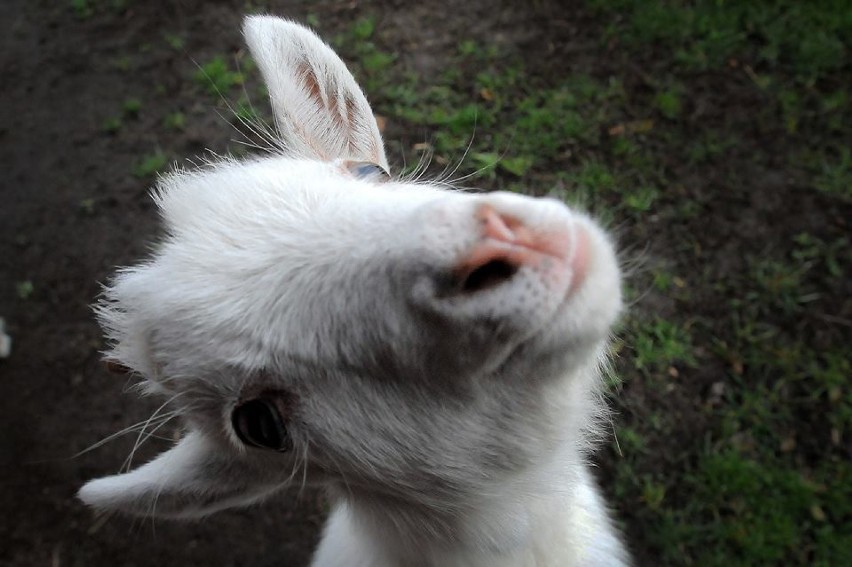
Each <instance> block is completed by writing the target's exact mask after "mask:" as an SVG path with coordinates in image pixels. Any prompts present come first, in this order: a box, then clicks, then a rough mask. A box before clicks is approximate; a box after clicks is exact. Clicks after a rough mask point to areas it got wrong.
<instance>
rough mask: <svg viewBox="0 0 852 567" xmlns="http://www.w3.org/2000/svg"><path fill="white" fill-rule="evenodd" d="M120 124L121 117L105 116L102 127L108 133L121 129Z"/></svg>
mask: <svg viewBox="0 0 852 567" xmlns="http://www.w3.org/2000/svg"><path fill="white" fill-rule="evenodd" d="M122 124H123V122H122V121H121V118H119V117H117V116H113V117H112V118H107V119H106V120H104V123H103V126H102V128H103V130H104V132H107V133H109V134H115V133H116V132H118V131H119V130H120V129H121V126H122Z"/></svg>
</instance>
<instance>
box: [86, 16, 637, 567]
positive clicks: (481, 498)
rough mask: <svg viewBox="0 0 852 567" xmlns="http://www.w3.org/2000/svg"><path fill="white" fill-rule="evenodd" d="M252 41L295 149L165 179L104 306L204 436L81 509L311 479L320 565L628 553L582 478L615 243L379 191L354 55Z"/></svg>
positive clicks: (277, 39) (225, 498)
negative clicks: (320, 523)
mask: <svg viewBox="0 0 852 567" xmlns="http://www.w3.org/2000/svg"><path fill="white" fill-rule="evenodd" d="M244 31H245V35H246V38H247V40H248V44H249V47H250V48H251V52H252V54H253V56H254V57H255V59H256V60H257V62H258V64H259V66H260V69H261V71H262V73H263V76H264V78H265V80H266V83H267V86H268V88H269V93H270V98H271V101H272V106H273V110H274V114H275V120H276V124H277V127H278V130H279V132H280V134H281V137H282V140H281V141H282V142H283V143H284V144H285V145H286V147H287V148H288V151H287V153H286V155H281V156H275V157H266V158H262V159H256V160H249V161H244V162H237V161H232V160H226V161H223V162H221V163H218V164H216V165H213V166H209V167H206V168H202V169H201V170H198V171H192V172H177V173H173V174H171V175H169V176H167V177H165V178H164V179H162V180H161V181H160V183H159V185H158V189H157V192H156V196H155V198H156V201H157V204H158V205H159V207H160V210H161V213H162V216H163V219H164V223H165V225H166V232H167V236H166V238H165V239H164V241H163V243H162V244H161V245H160V247H159V249H158V250H157V251H156V253H155V254H154V255H153V257H152V258H151V259H150V260H148V261H146V262H144V263H142V264H140V265H138V266H136V267H132V268H129V269H125V270H122V271H120V272H119V273H118V275H117V276H116V278H115V280H114V282H113V283H112V285H111V286H110V287H109V288H108V289H107V290H106V291H105V296H104V299H103V300H102V302H101V303H100V305H99V306H98V317H99V319H100V321H101V323H102V325H103V326H104V328H105V329H106V332H107V335H108V337H109V339H110V341H111V345H112V350H111V351H110V352H109V354H108V359H109V360H111V361H113V362H116V363H118V364H121V365H123V366H126V367H128V368H130V369H132V370H133V371H135V372H136V373H138V374H140V375H142V376H143V377H144V379H145V383H146V385H147V387H148V389H149V390H150V391H152V392H156V393H160V394H165V395H167V396H170V397H171V398H172V399H173V401H172V403H173V405H174V406H175V408H176V409H177V411H178V412H179V413H180V414H181V415H182V417H183V418H184V419H185V421H186V427H187V433H186V434H185V436H184V437H183V439H182V440H180V441H179V442H178V443H177V445H176V446H175V447H174V448H172V449H171V450H169V451H167V452H166V453H164V454H163V455H161V456H160V457H158V458H157V459H155V460H154V461H152V462H150V463H148V464H146V465H144V466H142V467H139V468H138V469H136V470H134V471H132V472H129V473H126V474H119V475H115V476H110V477H106V478H101V479H99V480H94V481H91V482H89V483H88V484H86V486H84V487H83V489H82V490H81V491H80V498H82V500H83V501H85V502H86V503H88V504H90V505H92V506H94V507H96V508H98V509H107V510H121V511H124V512H128V513H131V514H138V515H156V516H165V517H174V518H192V517H199V516H203V515H206V514H209V513H211V512H215V511H217V510H221V509H224V508H228V507H232V506H241V505H246V504H250V503H252V502H256V501H258V500H261V499H263V498H265V497H267V496H269V495H271V494H273V493H275V492H277V491H279V490H282V489H284V488H285V487H287V486H289V485H292V484H297V485H298V484H301V483H303V482H307V483H309V484H312V485H321V486H324V487H326V488H327V490H328V492H329V495H330V498H331V500H332V502H333V512H332V515H331V518H330V519H329V521H328V524H327V526H326V529H325V534H324V537H323V539H322V542H321V543H320V546H319V549H318V551H317V553H316V555H315V558H314V565H316V566H322V567H326V566H346V567H359V566H360V567H382V566H406V567H408V566H441V567H447V566H456V565H457V566H462V565H464V566H488V567H498V566H502V565H506V566H508V565H511V566H533V565H535V566H544V565H549V566H558V567H566V566H572V565H583V566H592V565H607V566H612V565H624V564H626V563H627V556H626V553H625V551H624V548H623V546H622V544H621V543H620V541H619V538H618V536H617V534H616V533H615V531H614V529H613V527H612V526H611V524H610V521H609V519H608V517H607V516H608V515H607V512H606V509H605V505H604V504H603V502H602V499H601V497H600V495H599V492H598V489H597V488H596V487H595V484H594V482H593V481H592V479H591V478H590V475H589V473H588V470H587V469H588V465H587V454H588V452H589V450H590V448H591V446H592V445H593V440H594V438H595V437H596V435H597V434H598V433H599V428H598V427H597V425H598V423H599V422H600V418H601V415H602V413H603V412H604V408H603V405H602V403H601V399H600V398H601V397H600V368H599V367H600V366H601V364H602V360H603V357H604V353H605V350H606V349H605V346H606V340H607V336H608V334H609V330H610V326H611V325H612V323H613V322H614V320H615V319H616V317H617V316H618V314H619V311H620V309H621V296H620V276H619V270H618V266H617V263H616V259H615V256H614V253H613V249H612V245H611V244H610V242H609V240H608V239H607V237H606V235H605V234H604V233H603V232H602V231H601V230H600V229H599V228H598V226H597V225H596V224H594V222H593V221H591V220H590V219H588V218H587V217H585V216H583V215H581V214H579V213H577V212H574V211H572V210H570V209H568V208H566V207H565V206H564V205H562V204H561V203H558V202H556V201H554V200H549V199H533V198H527V197H521V196H517V195H511V194H503V193H492V194H478V195H477V194H466V193H463V192H459V191H453V190H451V189H449V188H447V187H445V186H443V185H441V184H428V183H417V184H414V183H408V182H404V181H396V180H394V179H392V178H390V177H388V176H387V174H386V173H385V172H386V171H387V169H388V164H387V159H386V158H385V154H384V149H383V145H382V140H381V137H380V134H379V130H378V128H377V126H376V122H375V120H374V118H373V115H372V113H371V110H370V107H369V105H368V103H367V100H366V98H365V97H364V95H363V93H362V92H361V90H360V89H359V87H358V85H357V84H356V83H355V81H354V79H353V77H352V76H351V74H350V73H349V72H348V71H347V69H346V67H345V66H344V64H343V62H342V61H341V60H340V59H339V58H338V57H337V55H335V53H334V52H333V51H332V50H331V49H330V48H329V47H328V46H327V45H325V44H324V43H323V42H322V41H321V40H320V39H319V38H317V37H316V36H315V35H314V34H313V33H312V32H310V31H308V30H307V29H305V28H303V27H301V26H299V25H297V24H294V23H291V22H288V21H284V20H281V19H278V18H273V17H266V16H257V17H249V18H248V19H247V20H246V23H245V30H244Z"/></svg>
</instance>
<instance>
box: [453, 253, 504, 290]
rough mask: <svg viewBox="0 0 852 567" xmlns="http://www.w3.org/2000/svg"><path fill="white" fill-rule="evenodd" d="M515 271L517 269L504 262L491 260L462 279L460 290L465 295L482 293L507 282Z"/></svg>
mask: <svg viewBox="0 0 852 567" xmlns="http://www.w3.org/2000/svg"><path fill="white" fill-rule="evenodd" d="M517 271H518V267H517V266H515V265H512V264H510V263H509V262H507V261H506V260H491V261H489V262H486V263H485V264H483V265H481V266H479V267H478V268H476V269H474V270H473V271H471V272H470V273H468V274H467V276H465V277H464V278H463V279H462V282H461V289H462V291H464V292H466V293H475V292H477V291H482V290H484V289H488V288H490V287H494V286H497V285H500V284H501V283H503V282H505V281H507V280H509V279H510V278H511V277H512V276H514V275H515V274H516V273H517Z"/></svg>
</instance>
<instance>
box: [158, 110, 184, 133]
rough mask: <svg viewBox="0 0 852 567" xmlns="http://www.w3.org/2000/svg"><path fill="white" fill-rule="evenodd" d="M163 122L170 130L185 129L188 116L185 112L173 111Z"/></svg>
mask: <svg viewBox="0 0 852 567" xmlns="http://www.w3.org/2000/svg"><path fill="white" fill-rule="evenodd" d="M163 124H164V125H165V127H166V128H168V129H170V130H183V129H184V126H186V116H185V115H184V114H183V112H172V113H170V114H167V115H166V117H165V118H164V119H163Z"/></svg>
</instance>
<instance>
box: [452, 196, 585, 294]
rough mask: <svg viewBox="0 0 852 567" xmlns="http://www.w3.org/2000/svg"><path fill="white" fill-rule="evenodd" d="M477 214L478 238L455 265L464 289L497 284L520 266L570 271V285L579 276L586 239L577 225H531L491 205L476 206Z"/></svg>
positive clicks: (546, 271)
mask: <svg viewBox="0 0 852 567" xmlns="http://www.w3.org/2000/svg"><path fill="white" fill-rule="evenodd" d="M476 218H477V220H478V221H479V226H480V231H481V232H480V235H479V238H478V239H477V241H476V243H475V244H474V245H473V247H472V248H471V249H469V250H468V251H467V252H466V253H465V254H464V255H463V256H462V257H461V259H460V261H459V262H458V264H457V266H456V275H457V278H458V281H460V282H461V288H462V290H463V291H465V292H477V291H481V290H483V289H487V288H490V287H494V286H497V285H500V284H502V283H504V282H506V281H508V280H510V279H511V278H512V276H514V275H515V274H516V273H517V272H518V271H519V270H520V269H521V268H522V267H530V268H532V269H534V270H536V271H539V272H542V273H544V274H547V273H548V272H551V271H553V270H556V271H561V270H566V269H567V270H571V272H572V275H571V276H570V277H571V280H572V282H571V287H572V288H573V287H574V286H575V285H576V284H577V283H578V282H579V279H580V278H582V277H583V274H584V272H585V265H586V258H587V255H588V252H587V248H588V242H587V236H586V234H585V232H584V231H583V230H582V229H581V228H580V227H579V226H570V225H568V226H560V227H535V226H530V225H528V224H527V223H525V222H524V221H523V220H522V219H521V218H519V217H516V216H513V215H511V214H509V213H504V212H500V211H497V210H496V209H495V208H494V207H493V206H492V205H490V204H483V205H481V206H479V207H478V208H477V210H476ZM572 224H574V225H576V223H572Z"/></svg>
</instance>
